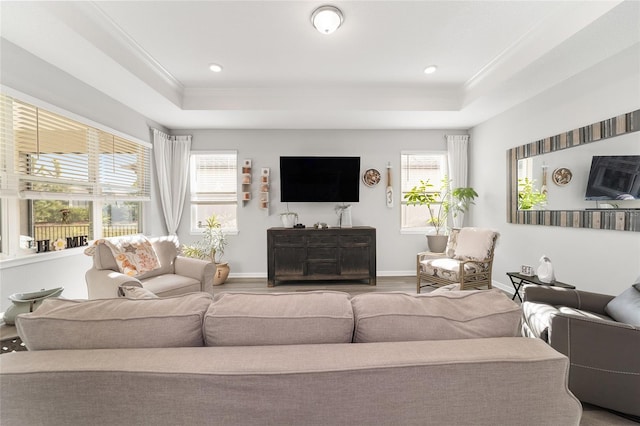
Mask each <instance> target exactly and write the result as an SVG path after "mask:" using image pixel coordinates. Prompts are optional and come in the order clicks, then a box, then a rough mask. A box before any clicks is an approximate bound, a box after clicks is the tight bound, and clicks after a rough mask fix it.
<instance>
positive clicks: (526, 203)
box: [518, 177, 547, 210]
mask: <svg viewBox="0 0 640 426" xmlns="http://www.w3.org/2000/svg"><path fill="white" fill-rule="evenodd" d="M535 182H536V181H535V180H534V179H529V178H528V177H526V178H523V179H518V210H531V209H533V208H534V207H536V206H540V207H542V206H544V205H545V204H547V194H545V193H544V192H541V191H539V190H537V189H535V186H534V184H535Z"/></svg>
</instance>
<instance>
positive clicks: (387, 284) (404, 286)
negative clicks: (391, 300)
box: [213, 277, 429, 294]
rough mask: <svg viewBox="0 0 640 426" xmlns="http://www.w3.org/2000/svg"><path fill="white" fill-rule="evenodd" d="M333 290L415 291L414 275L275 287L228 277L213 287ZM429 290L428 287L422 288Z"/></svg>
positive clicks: (267, 290)
mask: <svg viewBox="0 0 640 426" xmlns="http://www.w3.org/2000/svg"><path fill="white" fill-rule="evenodd" d="M311 290H333V291H344V292H346V293H349V294H359V293H370V292H385V291H403V292H407V293H415V292H416V278H415V277H378V278H377V285H369V284H368V283H367V282H366V281H365V280H362V281H310V282H303V283H295V284H288V283H278V285H276V286H275V287H267V279H266V278H229V279H228V280H227V282H226V283H224V284H222V285H218V286H214V287H213V292H214V294H215V293H218V292H221V291H249V292H256V293H277V292H287V291H311ZM422 291H423V292H424V291H429V290H428V289H423V290H422Z"/></svg>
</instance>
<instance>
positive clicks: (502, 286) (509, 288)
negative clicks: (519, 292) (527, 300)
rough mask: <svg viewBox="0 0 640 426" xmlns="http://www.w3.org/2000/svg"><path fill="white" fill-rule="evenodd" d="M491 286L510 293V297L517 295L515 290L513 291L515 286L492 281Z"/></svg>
mask: <svg viewBox="0 0 640 426" xmlns="http://www.w3.org/2000/svg"><path fill="white" fill-rule="evenodd" d="M491 285H492V286H493V287H495V288H499V289H500V290H502V291H504V292H506V293H509V294H510V295H512V296H513V294H514V293H515V290H514V289H513V286H509V285H505V284H502V283H499V282H497V281H494V280H491Z"/></svg>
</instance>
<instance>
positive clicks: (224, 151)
mask: <svg viewBox="0 0 640 426" xmlns="http://www.w3.org/2000/svg"><path fill="white" fill-rule="evenodd" d="M222 154H233V155H235V156H236V173H235V179H236V185H235V186H236V191H235V194H236V196H235V203H236V204H235V205H236V217H235V221H236V226H235V228H231V227H227V228H222V232H223V233H224V234H226V235H238V233H239V226H238V216H239V215H238V208H239V207H240V202H239V199H238V197H239V196H240V189H239V185H240V180H239V179H238V170H240V167H239V164H238V161H239V160H238V150H236V149H219V150H218V149H214V150H203V151H200V150H197V151H191V152H190V153H189V234H190V235H202V234H203V233H204V230H203V229H202V230H201V229H200V228H195V227H194V226H193V219H194V218H193V205H194V203H193V201H192V200H193V194H194V192H193V191H192V185H191V183H192V179H193V177H194V175H195V170H193V169H192V167H191V166H192V164H193V160H192V158H193V156H195V155H222ZM196 204H215V203H196ZM220 204H224V203H220ZM224 205H226V204H224Z"/></svg>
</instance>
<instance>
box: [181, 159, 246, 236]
mask: <svg viewBox="0 0 640 426" xmlns="http://www.w3.org/2000/svg"><path fill="white" fill-rule="evenodd" d="M237 157H238V155H237V153H236V152H235V151H217V152H206V153H194V154H191V164H190V177H191V179H190V180H191V232H202V228H203V227H204V226H203V224H204V223H206V220H207V218H208V217H210V216H211V215H212V214H215V215H216V216H217V218H218V221H220V223H221V224H222V229H224V230H225V231H227V232H229V231H231V232H237V230H238V225H237V210H238V159H237Z"/></svg>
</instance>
